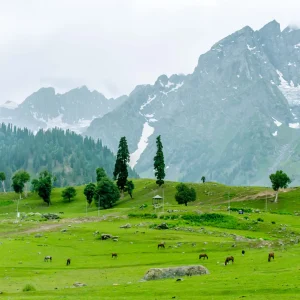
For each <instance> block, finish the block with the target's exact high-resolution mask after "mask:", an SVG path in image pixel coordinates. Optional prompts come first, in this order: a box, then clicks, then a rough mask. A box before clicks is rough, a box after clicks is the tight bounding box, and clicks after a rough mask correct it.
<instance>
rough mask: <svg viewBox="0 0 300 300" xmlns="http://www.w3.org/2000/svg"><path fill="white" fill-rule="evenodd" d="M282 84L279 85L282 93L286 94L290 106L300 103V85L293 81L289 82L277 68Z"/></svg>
mask: <svg viewBox="0 0 300 300" xmlns="http://www.w3.org/2000/svg"><path fill="white" fill-rule="evenodd" d="M276 72H277V74H278V76H279V80H280V85H279V86H278V88H279V90H280V91H281V93H282V94H283V95H284V97H285V98H286V100H287V101H288V103H289V105H290V106H299V105H300V86H295V85H294V83H293V81H291V83H290V84H289V83H288V82H287V81H286V80H285V79H284V78H283V74H282V73H281V72H280V71H278V70H276Z"/></svg>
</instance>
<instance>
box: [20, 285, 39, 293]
mask: <svg viewBox="0 0 300 300" xmlns="http://www.w3.org/2000/svg"><path fill="white" fill-rule="evenodd" d="M35 290H36V289H35V287H34V286H33V285H32V284H26V285H25V286H24V288H23V292H34V291H35Z"/></svg>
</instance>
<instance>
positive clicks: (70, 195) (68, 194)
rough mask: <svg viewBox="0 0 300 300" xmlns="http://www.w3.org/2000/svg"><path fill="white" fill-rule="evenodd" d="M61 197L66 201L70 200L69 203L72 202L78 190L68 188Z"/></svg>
mask: <svg viewBox="0 0 300 300" xmlns="http://www.w3.org/2000/svg"><path fill="white" fill-rule="evenodd" d="M61 196H62V197H63V199H64V200H69V202H71V200H72V199H73V198H74V197H75V196H76V190H75V188H73V187H72V186H68V187H66V188H65V189H64V190H63V191H62V193H61Z"/></svg>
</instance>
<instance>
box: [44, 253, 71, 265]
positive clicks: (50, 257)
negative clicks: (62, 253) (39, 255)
mask: <svg viewBox="0 0 300 300" xmlns="http://www.w3.org/2000/svg"><path fill="white" fill-rule="evenodd" d="M44 261H47V262H48V261H50V262H52V256H49V255H48V256H45V258H44ZM70 264H71V259H70V258H68V259H67V266H69V265H70Z"/></svg>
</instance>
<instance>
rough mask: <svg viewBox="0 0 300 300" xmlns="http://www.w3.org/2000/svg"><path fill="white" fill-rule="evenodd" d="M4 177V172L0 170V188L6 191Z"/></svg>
mask: <svg viewBox="0 0 300 300" xmlns="http://www.w3.org/2000/svg"><path fill="white" fill-rule="evenodd" d="M5 179H6V176H5V173H4V172H0V181H1V182H2V188H3V192H4V193H6V190H5V183H4V181H5Z"/></svg>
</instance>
